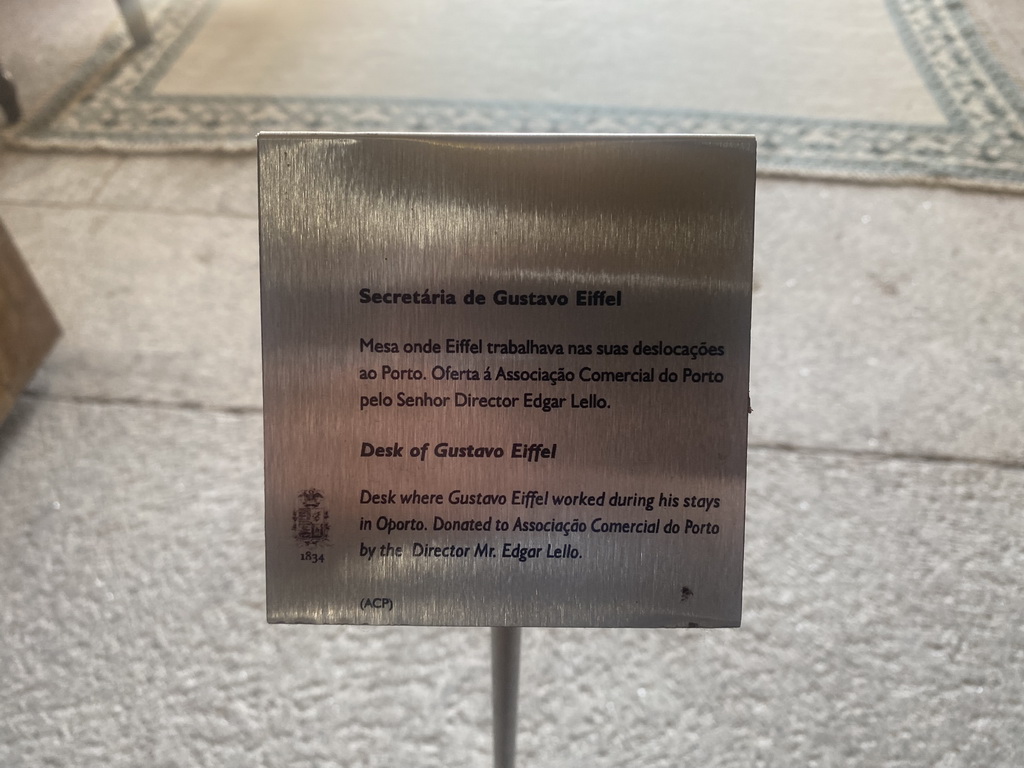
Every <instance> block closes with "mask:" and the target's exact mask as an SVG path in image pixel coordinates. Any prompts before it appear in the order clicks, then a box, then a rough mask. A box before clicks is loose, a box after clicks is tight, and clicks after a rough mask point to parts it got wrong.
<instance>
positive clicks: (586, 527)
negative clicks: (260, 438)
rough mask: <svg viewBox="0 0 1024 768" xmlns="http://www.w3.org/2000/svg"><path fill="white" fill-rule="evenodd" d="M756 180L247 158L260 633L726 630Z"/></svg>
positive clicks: (749, 176) (517, 153)
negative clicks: (419, 627)
mask: <svg viewBox="0 0 1024 768" xmlns="http://www.w3.org/2000/svg"><path fill="white" fill-rule="evenodd" d="M754 166H755V142H754V139H753V138H751V137H706V136H565V135H561V136H551V135H493V134H492V135H466V134H461V135H435V134H289V133H270V134H266V133H265V134H262V135H261V136H260V138H259V176H260V178H259V186H260V260H261V283H262V307H263V370H264V419H265V440H266V445H265V452H266V505H267V506H266V536H267V611H268V616H269V619H270V621H272V622H301V623H309V622H312V623H344V624H348V623H352V624H433V625H487V626H608V627H612V626H621V627H638V626H649V627H678V626H682V627H686V626H701V627H726V626H737V625H738V624H739V621H740V608H741V591H742V577H743V525H744V495H745V481H746V449H747V406H748V398H747V381H748V369H749V344H750V297H751V260H752V245H753V211H754Z"/></svg>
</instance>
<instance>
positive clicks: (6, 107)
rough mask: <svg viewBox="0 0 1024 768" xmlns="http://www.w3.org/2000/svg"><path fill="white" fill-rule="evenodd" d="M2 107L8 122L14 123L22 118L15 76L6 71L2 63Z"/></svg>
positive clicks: (0, 78)
mask: <svg viewBox="0 0 1024 768" xmlns="http://www.w3.org/2000/svg"><path fill="white" fill-rule="evenodd" d="M0 109H2V110H3V112H4V114H5V115H7V122H8V123H9V124H10V125H14V124H15V123H16V122H18V121H19V120H21V107H20V106H19V105H18V91H17V89H15V87H14V78H13V77H11V76H10V75H9V74H8V73H7V72H6V71H4V65H3V64H0Z"/></svg>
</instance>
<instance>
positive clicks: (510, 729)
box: [491, 627, 521, 768]
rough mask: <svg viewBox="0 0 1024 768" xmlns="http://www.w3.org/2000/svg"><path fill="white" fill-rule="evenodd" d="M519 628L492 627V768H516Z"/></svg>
mask: <svg viewBox="0 0 1024 768" xmlns="http://www.w3.org/2000/svg"><path fill="white" fill-rule="evenodd" d="M520 634H521V629H520V627H491V684H492V686H493V691H492V696H493V702H494V768H515V764H516V724H517V714H518V711H519V640H520Z"/></svg>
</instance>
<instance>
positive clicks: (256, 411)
mask: <svg viewBox="0 0 1024 768" xmlns="http://www.w3.org/2000/svg"><path fill="white" fill-rule="evenodd" d="M22 397H25V398H28V399H31V400H34V401H38V402H50V403H59V404H62V405H89V406H99V407H110V408H137V409H143V410H154V411H184V412H188V413H214V414H222V415H225V416H255V415H261V414H262V413H263V408H262V407H261V406H258V405H223V404H217V403H203V402H200V401H198V400H150V399H146V398H141V397H103V396H98V395H57V394H52V393H44V392H34V391H32V390H26V391H25V392H23V393H22Z"/></svg>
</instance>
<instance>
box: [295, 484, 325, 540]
mask: <svg viewBox="0 0 1024 768" xmlns="http://www.w3.org/2000/svg"><path fill="white" fill-rule="evenodd" d="M323 499H324V495H323V494H322V493H321V492H320V491H318V490H317V489H316V488H308V489H306V490H305V491H302V492H301V493H299V499H298V506H297V507H296V508H295V510H294V511H293V512H292V533H293V534H294V535H295V541H296V542H298V543H299V544H302V545H304V546H307V547H316V546H319V545H320V544H329V543H330V531H331V523H330V515H331V513H330V511H329V510H328V509H327V507H325V506H324V505H323Z"/></svg>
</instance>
